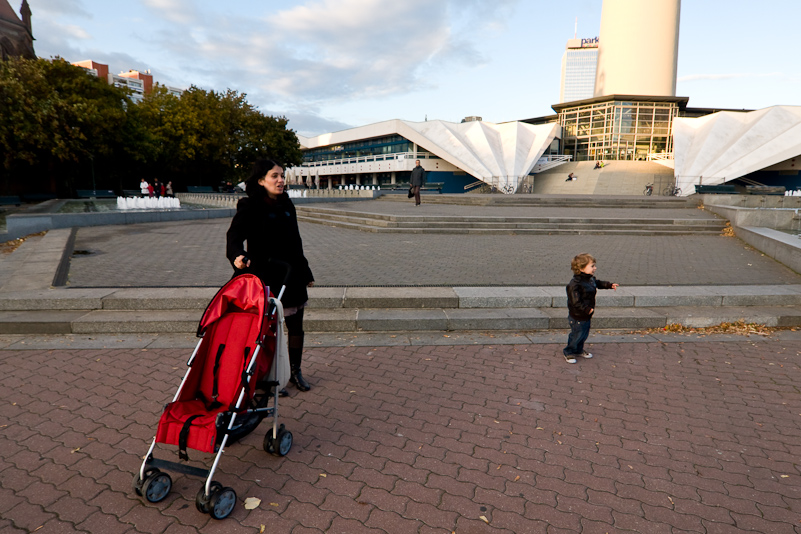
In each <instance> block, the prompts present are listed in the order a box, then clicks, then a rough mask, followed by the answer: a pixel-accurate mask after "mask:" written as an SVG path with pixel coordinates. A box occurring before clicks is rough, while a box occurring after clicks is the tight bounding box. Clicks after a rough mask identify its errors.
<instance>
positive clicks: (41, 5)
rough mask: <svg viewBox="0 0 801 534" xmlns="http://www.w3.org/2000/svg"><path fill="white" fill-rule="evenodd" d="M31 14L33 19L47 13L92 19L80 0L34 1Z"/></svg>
mask: <svg viewBox="0 0 801 534" xmlns="http://www.w3.org/2000/svg"><path fill="white" fill-rule="evenodd" d="M31 12H32V16H33V17H36V16H37V14H38V13H48V14H50V15H70V16H77V17H85V18H89V19H91V18H92V14H91V12H89V10H87V9H86V8H84V6H83V2H81V0H36V4H35V5H33V6H31ZM34 20H35V19H34Z"/></svg>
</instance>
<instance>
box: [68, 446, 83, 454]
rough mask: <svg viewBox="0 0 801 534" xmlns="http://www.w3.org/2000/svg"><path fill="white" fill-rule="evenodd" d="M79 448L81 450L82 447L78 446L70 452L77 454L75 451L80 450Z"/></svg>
mask: <svg viewBox="0 0 801 534" xmlns="http://www.w3.org/2000/svg"><path fill="white" fill-rule="evenodd" d="M79 450H81V448H80V447H78V448H77V449H72V450H71V451H70V454H75V453H76V452H78V451H79Z"/></svg>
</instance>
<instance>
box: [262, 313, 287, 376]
mask: <svg viewBox="0 0 801 534" xmlns="http://www.w3.org/2000/svg"><path fill="white" fill-rule="evenodd" d="M270 303H271V304H275V315H276V320H277V321H278V328H276V336H275V357H274V358H273V365H272V367H270V375H269V376H268V377H267V380H270V381H273V380H275V381H277V382H278V389H283V388H285V387H286V385H287V382H289V374H290V370H289V349H288V347H287V335H286V333H284V306H283V305H282V304H281V301H280V300H278V299H276V298H270Z"/></svg>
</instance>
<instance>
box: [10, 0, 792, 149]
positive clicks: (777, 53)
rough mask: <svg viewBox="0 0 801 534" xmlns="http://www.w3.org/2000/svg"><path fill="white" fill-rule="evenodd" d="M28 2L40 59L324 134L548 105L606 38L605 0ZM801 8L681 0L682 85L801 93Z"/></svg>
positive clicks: (515, 115) (719, 103) (694, 97)
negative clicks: (134, 75) (235, 100)
mask: <svg viewBox="0 0 801 534" xmlns="http://www.w3.org/2000/svg"><path fill="white" fill-rule="evenodd" d="M641 1H655V0H641ZM9 3H10V4H11V6H12V7H13V8H14V9H15V10H17V11H19V5H20V4H21V0H9ZM28 3H29V5H30V7H31V11H32V17H31V20H32V25H33V34H34V37H35V39H36V41H35V43H34V47H35V49H36V53H37V55H39V56H40V57H45V58H50V57H53V56H60V57H62V58H64V59H66V60H68V61H80V60H85V59H92V60H94V61H96V62H99V63H105V64H108V65H109V68H110V71H111V72H115V73H117V72H123V71H128V70H131V69H133V70H139V71H145V70H150V71H151V73H152V74H153V77H154V80H155V81H157V82H159V83H162V84H166V85H171V86H175V87H179V88H183V89H185V88H188V87H190V86H192V85H195V86H197V87H200V88H203V89H207V90H215V91H225V90H226V89H233V90H236V91H239V92H240V93H245V94H247V100H248V102H250V103H251V104H253V105H254V106H256V107H258V109H259V110H260V111H262V112H263V113H265V114H269V115H275V116H285V117H287V118H288V119H289V128H291V129H293V130H295V131H296V132H298V133H300V134H301V135H305V136H313V135H318V134H322V133H327V132H333V131H338V130H342V129H346V128H349V127H354V126H363V125H365V124H371V123H374V122H379V121H383V120H389V119H404V120H409V121H423V120H427V119H428V120H432V119H441V120H446V121H452V122H459V121H461V119H462V118H464V117H466V116H473V115H477V116H480V117H482V118H483V119H484V120H486V121H490V122H505V121H512V120H520V119H527V118H532V117H539V116H544V115H551V114H553V113H554V112H553V110H552V109H551V105H552V104H555V103H557V102H558V100H559V81H560V73H561V59H562V54H563V52H564V49H565V44H566V42H567V40H568V39H571V38H573V37H574V32H575V31H576V24H577V33H576V35H577V37H579V38H582V37H585V38H590V37H596V36H598V35H599V30H600V22H601V4H602V0H560V1H558V2H555V1H552V0H551V1H547V2H546V1H545V0H234V1H224V0H125V1H109V0H28ZM576 21H578V22H577V23H576ZM799 21H801V0H762V1H761V2H754V1H753V0H684V2H682V6H681V25H680V37H679V61H678V80H677V87H676V95H677V96H687V97H690V101H689V106H690V107H715V108H729V109H760V108H764V107H768V106H773V105H801V55H799V54H798V53H797V52H794V50H797V48H798V39H799V38H798V35H799V33H798V29H799ZM646 46H647V44H646Z"/></svg>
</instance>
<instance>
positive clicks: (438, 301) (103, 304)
mask: <svg viewBox="0 0 801 534" xmlns="http://www.w3.org/2000/svg"><path fill="white" fill-rule="evenodd" d="M216 292H217V288H140V289H133V288H83V289H82V288H63V289H51V290H41V291H20V292H16V293H15V292H6V293H3V292H0V312H16V311H37V310H41V311H45V310H47V311H71V310H87V311H91V310H120V311H125V310H128V311H137V310H138V311H148V310H152V311H158V310H173V309H177V310H197V311H200V312H202V311H203V310H205V309H206V306H207V305H208V303H209V301H210V300H211V299H212V297H213V296H214V295H215V293H216ZM309 297H310V298H309V310H317V309H339V308H344V309H355V308H382V309H383V308H416V309H426V308H429V309H430V308H447V309H474V308H496V309H507V308H565V307H566V306H567V297H566V296H565V289H564V287H563V286H498V287H492V286H489V287H488V286H453V287H436V286H435V287H425V286H415V287H314V288H311V289H310V290H309ZM597 304H598V306H599V307H601V308H609V307H613V308H620V307H635V308H640V307H669V306H708V307H721V306H793V305H795V306H801V284H793V285H790V284H788V285H764V286H759V285H756V286H731V285H728V286H624V287H621V288H619V289H618V290H617V291H609V290H601V291H599V292H598V296H597Z"/></svg>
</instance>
